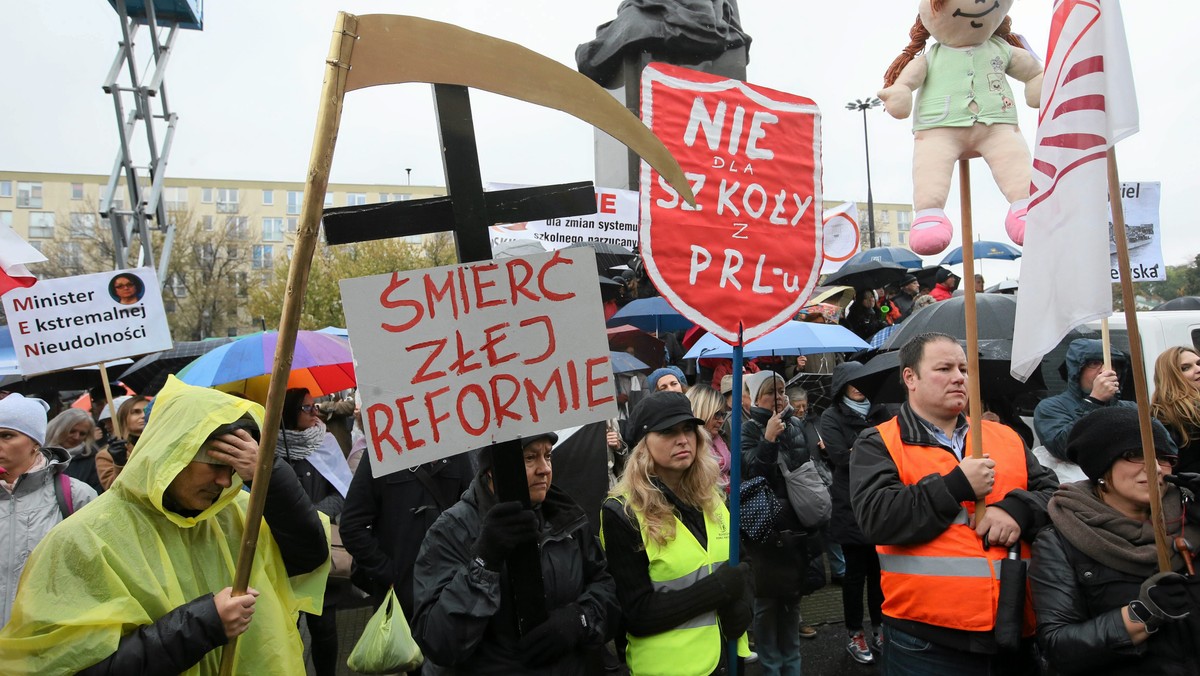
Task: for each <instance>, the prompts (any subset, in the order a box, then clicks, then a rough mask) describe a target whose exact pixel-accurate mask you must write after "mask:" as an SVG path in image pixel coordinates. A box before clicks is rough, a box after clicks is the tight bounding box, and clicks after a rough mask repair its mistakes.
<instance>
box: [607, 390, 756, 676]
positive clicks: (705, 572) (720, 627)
mask: <svg viewBox="0 0 1200 676" xmlns="http://www.w3.org/2000/svg"><path fill="white" fill-rule="evenodd" d="M628 429H629V436H630V438H629V440H628V441H629V445H630V446H632V447H633V450H632V451H630V454H629V460H628V462H627V464H626V465H625V473H624V474H623V475H622V476H621V481H620V482H619V483H618V484H617V486H616V488H614V489H613V492H612V497H610V498H609V499H608V500H606V501H605V502H604V506H603V508H602V509H601V512H600V522H601V524H602V537H603V540H602V541H603V543H604V549H605V552H606V553H607V554H608V564H609V570H610V571H611V572H612V575H613V578H614V579H615V580H616V582H617V597H618V599H620V602H621V611H622V613H623V617H624V621H625V631H626V638H627V640H628V644H627V646H626V650H625V656H626V661H627V663H628V665H629V669H630V671H632V673H635V674H712V673H724V670H725V669H726V666H727V665H728V661H729V660H728V655H727V653H726V650H727V646H728V642H729V641H730V640H734V639H737V640H738V655H739V656H740V657H746V656H748V655H749V647H748V645H747V643H746V636H745V632H746V628H747V627H748V626H750V620H751V615H752V613H751V605H750V602H751V597H752V594H751V590H750V588H749V585H748V580H749V577H750V576H749V570H748V566H747V564H745V563H742V564H739V565H737V566H730V565H729V564H728V563H727V561H728V558H729V536H730V531H729V510H728V509H726V507H725V503H724V501H723V496H722V494H721V491H720V490H719V489H718V488H717V479H718V476H719V472H720V470H719V469H718V467H717V461H716V458H714V457H713V455H712V453H711V451H710V450H709V436H708V432H706V431H705V430H704V421H703V420H700V419H699V418H697V417H696V416H695V415H693V413H692V407H691V403H690V402H689V401H688V398H687V397H686V396H684V395H682V394H680V393H678V392H667V391H663V392H653V393H651V394H649V395H647V396H646V398H644V399H642V401H641V402H639V403H638V405H637V408H635V409H634V410H633V414H632V415H631V417H630V419H629V427H628Z"/></svg>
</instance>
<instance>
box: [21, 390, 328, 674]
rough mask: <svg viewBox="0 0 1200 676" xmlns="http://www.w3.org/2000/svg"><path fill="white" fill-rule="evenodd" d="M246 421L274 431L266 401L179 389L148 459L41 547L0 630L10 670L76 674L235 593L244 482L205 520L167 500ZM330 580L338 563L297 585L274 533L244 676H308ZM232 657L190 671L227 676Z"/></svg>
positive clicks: (149, 441)
mask: <svg viewBox="0 0 1200 676" xmlns="http://www.w3.org/2000/svg"><path fill="white" fill-rule="evenodd" d="M244 414H249V415H250V416H251V417H252V418H253V419H254V420H255V421H256V422H258V423H259V425H261V424H262V419H263V408H262V406H260V405H258V404H256V403H254V402H251V401H247V400H244V399H238V398H237V397H233V396H230V395H228V394H224V393H222V392H217V391H216V390H210V389H204V388H199V387H193V386H190V385H185V384H183V383H182V382H180V381H179V380H176V379H175V378H173V377H172V378H170V379H169V380H168V382H167V385H166V386H165V387H164V388H163V389H162V391H161V392H160V393H159V395H158V397H157V398H156V399H155V400H154V404H153V408H152V415H151V417H150V423H149V424H148V425H147V426H146V430H145V432H144V433H143V435H142V437H141V439H140V440H139V441H138V452H137V453H136V454H134V455H133V456H132V457H131V458H130V461H129V464H128V465H127V466H126V467H125V470H124V471H123V472H122V473H121V476H120V477H119V478H118V479H117V482H116V483H115V484H113V487H112V489H111V490H109V491H108V492H106V493H104V494H103V495H101V496H100V497H99V498H97V499H96V500H95V501H93V502H92V503H91V504H89V505H88V506H87V507H86V508H84V509H81V510H80V511H79V512H78V513H76V514H75V515H73V516H72V517H71V518H69V519H67V520H66V521H64V522H63V523H62V524H60V525H58V526H56V527H55V528H54V529H53V530H51V531H50V533H49V535H47V536H46V538H45V539H44V540H42V542H41V543H40V544H39V545H38V546H37V547H36V548H35V549H34V551H33V554H32V555H31V556H30V558H29V562H28V564H27V565H26V566H25V572H24V574H23V575H22V576H21V581H20V585H19V588H18V591H17V598H16V602H15V604H14V608H13V615H12V619H11V621H10V622H9V624H8V625H7V626H5V627H4V629H3V630H2V631H0V672H3V673H4V674H10V675H14V676H15V675H17V674H61V673H75V672H76V671H78V670H80V669H83V668H85V667H88V666H91V665H93V664H95V663H97V662H99V661H100V660H102V659H104V658H106V657H108V656H109V655H111V654H112V653H113V652H114V651H115V650H116V648H117V644H118V642H119V641H120V638H121V637H122V636H123V635H125V634H127V633H130V632H131V631H133V630H134V629H136V628H137V627H139V626H142V625H148V624H151V623H152V622H154V621H155V620H157V619H158V618H160V617H162V616H163V615H165V614H166V613H167V612H169V611H171V610H172V609H174V608H177V607H179V606H181V605H183V604H185V603H187V602H189V601H192V600H194V599H196V598H197V597H200V596H203V595H204V594H208V593H215V592H218V591H220V590H221V589H223V588H224V587H228V586H230V585H231V584H232V583H233V575H234V570H235V568H236V566H237V554H238V549H239V546H240V538H241V535H242V532H243V531H244V525H245V518H246V507H247V503H248V497H249V494H248V493H246V492H245V491H243V490H241V488H242V481H241V480H240V479H239V478H238V476H237V474H236V473H235V474H234V475H233V485H232V486H230V487H229V488H227V489H226V490H225V491H224V492H222V494H221V496H220V497H219V498H218V499H217V501H216V502H215V503H214V504H213V505H212V506H211V507H209V508H208V509H206V510H205V511H204V512H202V513H200V514H199V515H197V516H195V517H190V518H189V517H185V516H182V515H179V514H176V513H174V512H171V511H169V510H166V509H164V508H163V494H164V492H165V491H166V489H167V487H168V486H169V485H170V484H171V481H172V480H173V479H174V477H175V476H176V475H177V474H178V473H179V472H180V471H181V470H182V469H183V468H184V467H185V466H187V464H188V463H189V462H191V461H192V458H193V457H194V456H195V454H196V451H197V449H199V448H200V446H201V444H203V442H204V440H205V439H206V438H207V437H208V435H209V434H210V433H211V432H213V431H214V430H216V429H217V428H218V427H219V426H221V425H224V424H228V423H231V422H233V421H235V420H237V419H238V418H241V417H242V416H243V415H244ZM322 520H324V517H322ZM326 528H328V525H327V526H326ZM326 539H327V540H328V538H326ZM328 572H329V564H328V561H326V563H325V564H324V565H323V566H321V567H319V568H317V570H315V571H313V572H311V573H307V574H305V575H298V576H296V577H294V578H288V577H287V573H286V571H285V569H284V565H283V559H282V558H281V556H280V553H279V549H278V547H277V546H276V545H275V541H274V540H273V539H272V538H271V534H270V529H269V528H268V527H267V525H266V523H265V522H264V523H263V524H262V527H261V530H260V531H259V538H258V549H257V553H256V556H255V561H254V570H253V573H252V574H251V576H250V586H251V587H253V588H255V589H257V590H259V591H260V592H261V595H260V596H259V597H258V602H257V605H256V606H255V614H254V620H253V622H251V624H250V628H249V630H248V631H247V632H246V633H245V634H243V635H242V636H241V639H240V644H239V649H238V651H237V655H238V658H237V666H236V672H237V673H239V674H273V673H275V674H303V673H304V661H303V647H302V644H301V640H300V634H299V632H298V631H297V628H296V620H297V613H298V612H299V611H302V610H303V611H305V612H313V613H320V612H321V606H322V601H323V597H324V594H325V580H326V578H327V576H328ZM221 652H222V649H217V650H213V651H211V652H210V653H208V655H206V656H205V657H204V659H202V660H201V661H200V662H199V663H198V664H197V665H196V666H195V667H193V668H192V669H190V670H188V671H187V672H185V673H187V674H216V673H217V671H218V668H219V664H220V659H221Z"/></svg>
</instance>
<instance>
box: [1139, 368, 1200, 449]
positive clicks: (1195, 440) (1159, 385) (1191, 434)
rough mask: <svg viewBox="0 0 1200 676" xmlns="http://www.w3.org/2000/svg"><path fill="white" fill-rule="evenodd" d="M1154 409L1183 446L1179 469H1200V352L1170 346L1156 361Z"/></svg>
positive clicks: (1173, 437)
mask: <svg viewBox="0 0 1200 676" xmlns="http://www.w3.org/2000/svg"><path fill="white" fill-rule="evenodd" d="M1150 412H1151V413H1153V414H1154V417H1155V418H1158V419H1159V421H1161V422H1162V424H1163V425H1164V426H1165V427H1166V428H1167V431H1168V432H1170V433H1171V438H1172V439H1173V440H1174V441H1175V443H1176V445H1178V446H1179V466H1178V467H1177V468H1176V470H1175V471H1177V472H1200V353H1198V352H1196V350H1193V349H1192V348H1190V347H1168V348H1167V349H1166V350H1164V351H1163V353H1162V354H1160V355H1158V359H1156V360H1154V396H1153V397H1151V399H1150Z"/></svg>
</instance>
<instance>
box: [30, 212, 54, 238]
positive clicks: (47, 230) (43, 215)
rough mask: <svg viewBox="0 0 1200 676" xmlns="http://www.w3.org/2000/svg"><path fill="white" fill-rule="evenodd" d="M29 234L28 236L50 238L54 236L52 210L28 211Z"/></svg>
mask: <svg viewBox="0 0 1200 676" xmlns="http://www.w3.org/2000/svg"><path fill="white" fill-rule="evenodd" d="M29 236H30V237H45V238H47V239H51V238H53V237H54V212H53V211H31V212H29Z"/></svg>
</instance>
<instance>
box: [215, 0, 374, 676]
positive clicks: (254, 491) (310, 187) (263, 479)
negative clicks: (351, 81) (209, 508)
mask: <svg viewBox="0 0 1200 676" xmlns="http://www.w3.org/2000/svg"><path fill="white" fill-rule="evenodd" d="M357 32H358V18H357V17H355V16H354V15H353V14H347V13H345V12H338V15H337V20H336V21H335V23H334V27H333V40H332V42H331V43H330V45H329V58H328V59H326V64H327V66H326V68H325V82H324V84H323V85H322V86H321V103H320V108H319V109H318V112H317V128H316V133H315V135H314V138H313V146H312V154H311V155H310V156H309V160H308V178H307V179H306V180H305V185H304V206H303V210H302V211H301V216H300V227H299V230H298V232H297V233H296V244H295V249H294V250H293V255H292V262H291V266H290V267H289V268H288V282H287V292H286V294H285V295H284V299H283V315H282V316H281V317H280V320H279V337H278V339H277V342H276V344H275V364H274V370H273V371H272V372H271V385H270V389H269V390H268V391H267V411H266V415H265V416H264V419H263V428H262V439H261V441H260V442H259V445H258V466H257V467H255V469H254V483H253V485H252V487H251V490H250V504H249V506H248V507H247V508H246V530H245V532H244V533H243V534H242V545H241V550H240V551H239V552H238V563H237V572H236V573H235V575H234V580H233V595H234V596H240V595H242V594H245V593H246V588H247V587H248V586H249V584H250V571H251V568H252V567H253V563H254V552H255V548H256V546H257V544H258V532H259V526H260V525H261V523H262V513H263V507H264V506H265V504H266V500H267V485H268V484H269V483H270V480H271V466H272V465H273V464H274V461H275V442H276V441H278V438H279V424H280V421H281V420H282V418H283V395H284V393H285V392H286V391H287V381H288V375H289V373H290V372H291V370H292V356H293V353H294V352H295V349H296V332H297V330H299V328H300V312H301V309H302V308H303V306H304V295H305V292H306V291H307V289H308V273H309V268H310V266H311V264H312V256H313V251H314V250H315V249H316V246H317V231H318V228H319V227H320V223H321V212H322V209H323V208H324V202H325V189H326V188H327V187H328V186H329V168H330V165H331V164H332V163H333V149H334V145H335V144H336V143H337V133H338V125H339V124H340V123H341V117H342V103H343V100H344V98H345V94H346V79H347V75H348V74H349V72H350V56H351V54H352V52H353V49H354V41H355V39H356V38H357V37H358V36H357ZM236 651H237V637H234V638H233V639H230V641H229V644H228V645H226V646H225V651H224V654H223V655H222V656H221V671H220V673H221V676H229V675H230V674H232V673H233V663H234V657H235V655H236Z"/></svg>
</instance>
